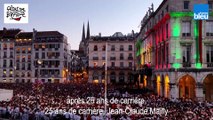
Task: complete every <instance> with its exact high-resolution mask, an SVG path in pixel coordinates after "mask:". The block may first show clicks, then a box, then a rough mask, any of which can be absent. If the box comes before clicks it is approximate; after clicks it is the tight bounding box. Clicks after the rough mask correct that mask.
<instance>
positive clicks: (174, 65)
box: [172, 63, 181, 69]
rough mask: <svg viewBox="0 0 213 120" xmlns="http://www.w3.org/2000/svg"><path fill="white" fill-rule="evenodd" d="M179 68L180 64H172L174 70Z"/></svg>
mask: <svg viewBox="0 0 213 120" xmlns="http://www.w3.org/2000/svg"><path fill="white" fill-rule="evenodd" d="M180 66H181V65H180V63H174V64H173V65H172V67H173V68H175V69H177V68H180Z"/></svg>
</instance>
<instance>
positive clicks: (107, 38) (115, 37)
mask: <svg viewBox="0 0 213 120" xmlns="http://www.w3.org/2000/svg"><path fill="white" fill-rule="evenodd" d="M116 33H119V32H116ZM137 34H138V33H135V34H134V35H133V36H132V35H131V36H126V35H123V34H122V35H123V36H120V35H121V34H120V35H115V34H114V35H113V36H92V37H91V40H93V41H99V40H100V41H116V40H119V41H125V40H134V39H135V37H136V36H137Z"/></svg>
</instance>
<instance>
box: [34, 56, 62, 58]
mask: <svg viewBox="0 0 213 120" xmlns="http://www.w3.org/2000/svg"><path fill="white" fill-rule="evenodd" d="M59 57H60V56H47V57H41V58H42V59H59ZM35 59H39V57H38V56H36V57H35Z"/></svg>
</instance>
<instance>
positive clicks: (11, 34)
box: [0, 28, 21, 39]
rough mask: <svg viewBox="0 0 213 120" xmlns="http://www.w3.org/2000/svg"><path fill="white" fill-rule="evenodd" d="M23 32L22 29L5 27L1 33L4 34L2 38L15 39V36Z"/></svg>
mask: <svg viewBox="0 0 213 120" xmlns="http://www.w3.org/2000/svg"><path fill="white" fill-rule="evenodd" d="M20 32H21V30H20V29H6V28H4V30H2V31H1V32H0V35H1V36H2V38H13V39H15V37H16V36H17V35H18V34H19V33H20Z"/></svg>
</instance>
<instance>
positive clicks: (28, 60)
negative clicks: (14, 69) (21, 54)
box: [16, 59, 31, 62]
mask: <svg viewBox="0 0 213 120" xmlns="http://www.w3.org/2000/svg"><path fill="white" fill-rule="evenodd" d="M16 62H31V59H27V60H25V59H22V60H21V61H20V60H19V59H18V60H16Z"/></svg>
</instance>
